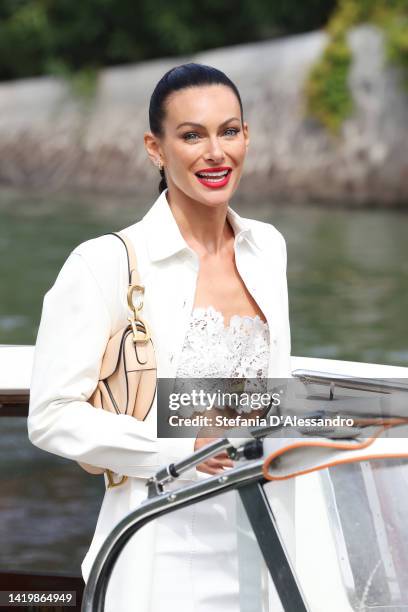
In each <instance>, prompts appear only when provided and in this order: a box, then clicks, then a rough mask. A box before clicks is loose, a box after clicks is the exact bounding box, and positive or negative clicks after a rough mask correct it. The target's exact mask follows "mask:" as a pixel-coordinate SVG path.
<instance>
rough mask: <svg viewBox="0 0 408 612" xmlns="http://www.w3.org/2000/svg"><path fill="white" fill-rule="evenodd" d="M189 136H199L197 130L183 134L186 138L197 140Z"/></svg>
mask: <svg viewBox="0 0 408 612" xmlns="http://www.w3.org/2000/svg"><path fill="white" fill-rule="evenodd" d="M188 136H198V134H197V133H196V132H187V134H183V138H184V140H195V138H188Z"/></svg>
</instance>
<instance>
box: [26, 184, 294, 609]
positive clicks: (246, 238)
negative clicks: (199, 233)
mask: <svg viewBox="0 0 408 612" xmlns="http://www.w3.org/2000/svg"><path fill="white" fill-rule="evenodd" d="M166 193H167V190H165V191H163V192H162V193H161V194H160V196H159V197H158V198H157V200H156V201H155V202H154V204H153V206H152V207H151V208H150V210H149V211H148V212H147V214H146V215H145V216H144V217H143V218H142V219H141V221H138V222H137V223H135V224H133V225H131V226H129V227H126V228H124V229H123V230H121V231H123V232H124V233H126V235H127V236H128V237H129V238H130V240H132V242H133V244H134V247H135V251H136V256H137V261H138V270H139V274H140V278H141V282H142V284H143V285H144V286H145V297H144V307H143V316H144V318H145V319H146V321H147V322H148V324H149V327H150V331H151V334H152V339H153V343H154V347H155V353H156V361H157V375H158V377H164V378H165V377H168V378H173V377H175V374H176V372H177V366H178V363H179V359H180V354H181V350H182V347H183V343H184V339H185V335H186V331H187V329H188V325H189V321H190V315H191V312H192V309H193V305H194V297H195V291H196V283H197V277H198V271H199V257H198V255H197V254H196V253H195V252H194V251H193V250H192V249H191V248H190V247H189V246H188V244H187V243H186V241H185V240H184V238H183V236H182V234H181V232H180V230H179V228H178V225H177V223H176V221H175V218H174V216H173V213H172V211H171V208H170V206H169V204H168V201H167V197H166ZM227 215H228V219H229V221H230V223H231V226H232V228H233V230H234V233H235V245H234V250H235V260H236V265H237V269H238V272H239V274H240V276H241V277H242V279H243V281H244V283H245V285H246V287H247V288H248V290H249V292H250V293H251V294H252V296H253V297H254V299H255V301H256V302H257V304H258V305H259V307H260V308H261V310H262V312H263V313H264V315H265V317H266V319H267V322H268V327H269V333H270V355H269V370H268V377H270V378H272V377H282V378H283V377H289V376H290V330H289V316H288V295H287V282H286V246H285V241H284V238H283V237H282V235H281V234H280V232H279V231H278V230H277V229H276V228H275V227H274V226H273V225H271V224H268V223H263V222H260V221H256V220H253V219H245V218H243V217H241V216H239V215H238V214H237V213H236V212H235V211H233V210H232V209H231V208H230V207H229V208H228V212H227ZM127 276H128V274H127V260H126V252H125V248H124V246H123V244H122V243H121V241H120V240H118V239H117V238H116V237H115V236H109V235H102V236H99V237H97V238H93V239H91V240H87V241H85V242H83V243H81V244H79V245H78V246H77V247H76V248H75V249H74V250H73V251H72V252H71V253H70V255H69V256H68V258H67V260H66V261H65V263H64V265H63V267H62V268H61V270H60V272H59V274H58V276H57V279H56V281H55V283H54V285H53V286H52V287H51V289H50V290H49V291H48V292H47V293H46V294H45V297H44V302H43V310H42V316H41V322H40V326H39V330H38V336H37V341H36V346H35V352H34V362H33V370H32V379H31V389H30V405H29V416H28V421H27V423H28V435H29V439H30V441H31V442H32V443H33V444H35V445H36V446H38V447H39V448H42V449H43V450H46V451H49V452H51V453H55V454H57V455H60V456H62V457H66V458H68V459H73V460H75V461H81V462H84V463H88V464H91V465H96V466H99V467H103V468H109V469H110V470H112V471H114V472H116V473H118V474H126V475H127V476H130V478H129V479H128V481H127V482H126V483H125V484H124V485H121V486H120V487H117V488H114V489H107V490H106V492H105V497H104V501H103V505H102V508H101V512H100V515H99V518H98V524H97V527H96V531H95V535H94V539H93V542H92V545H91V549H90V550H89V551H88V554H87V557H86V558H85V560H84V563H83V565H82V570H83V574H84V578H85V580H86V579H87V575H88V573H89V569H90V565H91V563H92V561H93V558H94V556H95V554H96V552H97V550H98V548H99V546H100V545H101V544H102V542H103V540H104V539H105V538H106V536H107V535H108V533H109V532H110V530H111V529H112V528H113V527H114V526H115V524H116V523H117V522H118V521H119V520H120V519H121V518H122V517H123V516H125V515H126V514H127V513H128V512H130V510H132V509H134V508H135V507H136V506H137V505H138V504H139V503H140V501H142V499H144V498H145V497H146V492H145V487H144V484H145V482H146V479H147V478H149V477H150V476H151V475H153V474H154V473H155V472H156V471H157V470H158V469H159V467H160V466H161V465H163V464H166V463H170V462H173V461H177V460H179V459H181V458H182V457H185V456H186V455H188V454H190V453H191V452H193V444H194V440H192V439H174V440H173V439H158V438H157V436H156V412H157V402H156V400H155V402H154V404H153V407H152V409H151V410H150V412H149V415H148V417H147V419H146V420H145V421H137V420H136V419H134V418H133V417H131V416H128V415H116V414H113V413H108V412H106V411H104V410H97V409H95V408H94V407H93V406H91V405H90V404H89V403H87V399H88V398H89V397H90V396H91V394H92V393H93V391H94V389H95V387H96V385H97V382H98V375H99V371H100V365H101V361H102V357H103V354H104V350H105V347H106V344H107V342H108V340H109V337H110V336H112V335H113V334H115V333H116V332H117V331H118V330H119V329H120V328H121V327H123V326H124V325H125V324H126V322H127V316H128V309H127V299H126V295H127ZM78 469H81V468H78ZM202 476H203V474H202V473H201V472H197V471H196V470H195V469H192V470H190V472H189V473H186V474H184V475H183V479H184V480H186V479H187V480H191V479H196V478H197V477H202ZM90 477H92V476H90ZM142 531H143V532H145V534H147V532H149V533H150V536H147V535H142V533H140V534H137V535H136V536H135V537H134V538H133V540H132V544H134V545H135V546H136V549H137V550H140V546H142V542H143V546H144V548H146V546H147V547H149V549H150V550H152V551H153V540H152V539H151V538H152V537H153V533H154V529H150V530H149V529H148V528H147V527H145V528H144V529H143V530H142ZM149 538H150V539H149ZM127 549H129V551H130V549H131V546H130V545H128V546H127V547H126V550H127ZM129 554H130V552H129ZM130 558H132V559H133V564H132V572H134V571H138V570H137V569H136V570H135V563H136V561H135V560H134V555H133V556H131V557H129V559H130ZM125 559H126V554H125V553H123V554H122V556H121V557H120V559H119V561H118V563H117V565H116V566H115V570H114V572H113V574H112V578H111V583H110V585H109V589H111V593H112V601H113V592H114V583H116V585H117V592H116V593H115V597H120V593H119V590H120V591H121V592H122V591H123V584H122V587H121V588H120V589H119V583H120V581H121V580H122V579H123V577H124V576H125V573H126V572H125V565H126V561H125ZM122 561H123V562H122ZM150 562H152V559H150V560H149V559H147V558H146V554H145V555H144V557H143V562H142V560H141V561H140V563H141V565H140V568H139V570H140V572H142V573H144V575H145V577H146V579H145V580H144V586H145V587H146V596H145V599H143V597H144V595H142V593H141V591H140V585H139V590H138V591H137V596H138V600H139V603H140V608H138V609H140V610H144V608H143V602H144V601H146V602H147V601H148V588H147V587H148V582H149V581H148V579H147V576H149V563H150ZM120 568H122V571H121V575H120V576H119V574H120ZM134 575H135V574H134V573H133V576H134ZM150 575H151V573H150ZM115 576H116V578H115ZM129 579H131V578H130V576H129ZM109 589H108V593H109V592H110V591H109ZM108 599H109V598H108ZM147 605H148V604H147V603H146V606H147ZM124 606H125V604H124ZM106 609H109V608H106ZM120 609H121V608H120V604H119V600H118V601H117V606H116V611H118V610H120ZM123 609H125V607H124V608H123ZM145 609H146V610H147V609H148V608H147V607H146V608H145Z"/></svg>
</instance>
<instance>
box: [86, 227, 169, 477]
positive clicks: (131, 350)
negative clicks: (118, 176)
mask: <svg viewBox="0 0 408 612" xmlns="http://www.w3.org/2000/svg"><path fill="white" fill-rule="evenodd" d="M110 234H112V235H113V236H117V237H118V238H119V239H120V240H121V241H122V242H123V244H124V245H125V247H126V250H127V261H128V270H129V287H128V293H127V303H128V306H129V309H130V312H131V314H130V315H129V317H128V321H129V324H128V325H125V326H124V327H122V329H120V330H119V331H118V332H116V334H115V335H114V336H112V337H111V338H110V339H109V342H108V344H107V346H106V350H105V353H104V356H103V359H102V364H101V370H100V374H99V381H98V385H97V387H96V389H95V391H94V392H93V393H92V395H91V397H90V398H89V399H88V402H89V403H90V404H92V405H93V406H95V408H102V409H103V410H109V411H110V412H113V413H114V414H128V415H130V416H133V417H135V418H136V419H139V420H141V421H143V420H144V419H145V418H146V417H147V415H148V413H149V411H150V409H151V407H152V405H153V401H154V398H155V395H156V386H157V368H156V357H155V353H154V347H153V342H152V340H151V337H150V332H149V328H148V326H147V324H146V322H145V321H144V320H143V319H142V318H141V316H140V311H141V310H142V308H143V295H144V287H143V286H142V285H140V281H139V276H138V271H137V264H136V254H135V251H134V248H133V245H132V244H131V242H130V240H129V239H128V238H127V237H126V236H124V235H123V234H121V233H117V232H110ZM110 234H106V235H110ZM135 292H136V293H140V294H141V300H140V301H139V303H138V304H137V305H135V304H134V301H133V294H134V293H135ZM78 463H79V465H80V466H81V467H82V468H83V469H84V470H86V471H87V472H89V473H90V474H103V473H104V472H106V475H107V477H108V488H110V487H116V486H119V485H121V484H122V483H124V482H125V481H126V480H127V476H122V478H121V479H120V480H119V481H118V482H115V481H114V479H113V472H112V471H111V470H108V469H103V468H99V467H96V466H92V465H89V464H88V463H80V462H78Z"/></svg>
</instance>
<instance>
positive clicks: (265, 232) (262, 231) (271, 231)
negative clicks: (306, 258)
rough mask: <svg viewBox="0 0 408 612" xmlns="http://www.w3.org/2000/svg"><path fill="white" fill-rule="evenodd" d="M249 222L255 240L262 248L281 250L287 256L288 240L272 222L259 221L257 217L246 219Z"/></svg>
mask: <svg viewBox="0 0 408 612" xmlns="http://www.w3.org/2000/svg"><path fill="white" fill-rule="evenodd" d="M245 221H246V222H247V223H248V225H249V227H250V229H251V233H252V235H253V237H254V240H255V242H256V244H257V246H259V247H260V248H261V249H262V250H264V249H265V250H266V251H268V252H269V251H271V250H273V251H276V250H277V249H278V250H279V251H281V252H282V253H283V254H284V256H285V258H286V240H285V238H284V236H283V234H282V233H281V232H280V231H279V230H278V229H277V228H276V227H275V226H274V225H272V223H266V222H265V221H258V220H257V219H245Z"/></svg>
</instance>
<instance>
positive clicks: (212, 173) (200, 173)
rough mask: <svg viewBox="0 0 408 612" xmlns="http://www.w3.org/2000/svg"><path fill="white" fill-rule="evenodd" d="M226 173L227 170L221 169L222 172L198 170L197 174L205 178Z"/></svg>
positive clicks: (221, 175)
mask: <svg viewBox="0 0 408 612" xmlns="http://www.w3.org/2000/svg"><path fill="white" fill-rule="evenodd" d="M227 174H228V170H223V171H222V172H198V176H204V177H206V178H207V177H209V178H215V177H224V176H226V175H227Z"/></svg>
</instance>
